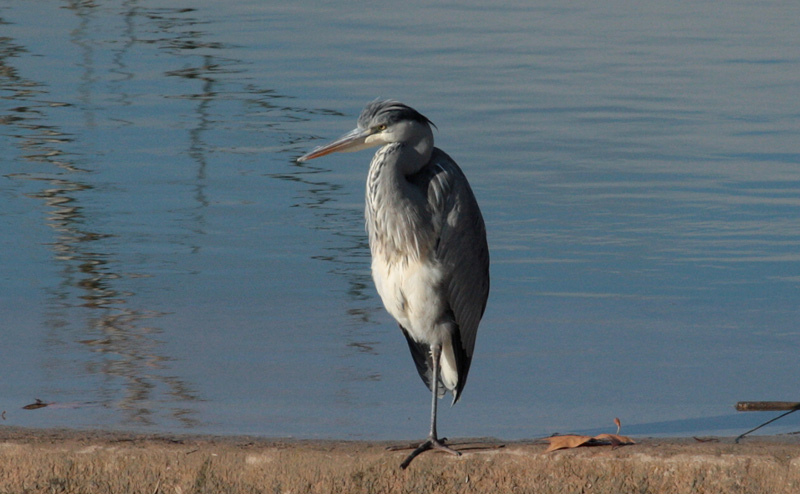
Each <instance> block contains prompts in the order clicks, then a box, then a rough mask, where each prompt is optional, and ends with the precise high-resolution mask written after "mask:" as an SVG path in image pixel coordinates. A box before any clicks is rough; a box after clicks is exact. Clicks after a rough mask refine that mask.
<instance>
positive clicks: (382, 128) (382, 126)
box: [375, 124, 386, 132]
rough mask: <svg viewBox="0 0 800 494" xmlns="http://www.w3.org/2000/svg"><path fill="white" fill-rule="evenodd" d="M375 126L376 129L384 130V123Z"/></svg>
mask: <svg viewBox="0 0 800 494" xmlns="http://www.w3.org/2000/svg"><path fill="white" fill-rule="evenodd" d="M375 128H376V129H378V131H380V132H383V131H384V130H386V124H380V125H378V126H377V127H375Z"/></svg>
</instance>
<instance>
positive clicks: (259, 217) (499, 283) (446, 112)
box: [0, 0, 800, 439]
mask: <svg viewBox="0 0 800 494" xmlns="http://www.w3.org/2000/svg"><path fill="white" fill-rule="evenodd" d="M273 3H276V4H277V3H278V2H273ZM529 4H530V2H518V3H512V2H506V3H504V4H503V5H500V6H494V5H493V6H487V4H486V3H485V2H472V4H470V3H469V2H452V3H449V4H443V3H436V4H435V5H429V3H428V2H412V3H410V4H408V3H405V4H400V3H394V4H388V5H382V4H380V5H378V4H376V5H370V6H369V7H368V8H366V7H365V6H360V5H358V4H355V5H352V6H351V5H340V4H339V3H329V2H310V1H300V2H293V3H292V4H291V5H281V6H278V5H269V4H267V5H265V4H264V2H258V1H256V0H242V1H238V2H235V3H231V2H229V3H225V6H224V7H221V4H219V3H218V2H213V1H210V0H203V1H197V2H191V3H190V4H186V5H190V7H185V8H183V7H177V6H176V5H177V4H176V3H175V2H165V1H163V0H153V1H135V0H128V1H124V2H102V3H94V2H78V1H74V2H56V1H51V0H43V1H37V2H27V1H4V2H0V123H1V124H2V125H0V149H2V153H0V172H1V173H2V180H1V181H0V283H2V285H0V313H2V322H0V324H1V325H2V327H1V328H0V331H2V349H0V357H1V358H0V408H2V409H3V410H5V411H6V414H5V420H4V421H3V422H2V424H4V425H21V426H32V427H53V426H64V427H103V428H114V429H131V430H140V431H174V432H201V433H202V432H206V433H207V432H210V433H223V434H259V435H265V436H295V437H308V438H316V437H326V438H356V439H357V438H367V439H376V438H393V439H400V438H412V437H421V436H423V435H424V433H425V431H426V427H427V415H428V403H429V399H428V394H427V390H426V389H425V388H424V386H423V385H422V383H421V381H420V380H419V378H418V377H417V375H416V371H415V370H414V366H413V364H412V361H411V358H410V355H409V354H408V350H407V347H406V343H405V341H404V340H403V338H402V336H401V335H400V332H399V330H398V329H397V328H396V326H395V324H394V323H393V321H392V320H391V319H390V317H389V316H388V315H387V314H386V313H385V312H384V311H383V309H382V307H381V303H380V300H379V299H378V298H377V295H376V293H375V291H374V288H373V286H372V283H371V279H370V277H369V252H368V248H367V245H366V238H365V235H364V233H363V219H362V202H363V181H364V178H365V175H366V168H367V164H368V163H369V160H370V158H371V153H370V152H362V153H359V154H344V155H334V156H330V157H328V158H326V159H322V160H315V161H313V162H310V163H308V164H303V165H298V164H296V163H294V161H293V160H294V158H296V157H297V156H299V155H300V154H302V153H304V152H306V151H307V150H309V149H310V148H312V147H313V146H315V145H318V144H320V143H321V142H323V140H327V139H330V138H333V137H336V136H338V135H339V134H341V133H343V132H345V131H347V130H349V129H350V128H352V127H353V126H354V125H355V119H356V117H357V115H358V113H359V112H360V110H361V108H362V106H363V105H364V103H366V102H367V101H370V100H372V99H374V98H375V97H378V96H382V97H393V98H397V99H400V100H402V101H404V102H406V103H408V104H410V105H412V106H414V107H416V108H417V109H419V110H420V111H422V112H423V113H424V114H425V115H427V116H428V117H429V118H431V119H432V120H433V121H434V122H435V123H436V124H437V126H438V128H439V131H438V132H437V133H436V139H437V145H438V146H440V147H441V148H443V149H444V150H446V151H447V152H448V153H449V154H451V155H452V156H453V157H454V158H455V159H456V160H457V161H458V162H459V163H460V164H461V165H462V167H463V168H464V169H465V171H466V173H467V175H468V176H469V177H470V180H471V182H472V185H473V188H474V189H475V192H476V195H477V196H478V200H479V202H480V203H481V206H482V208H483V211H484V216H485V219H486V223H487V227H488V230H489V243H490V248H491V253H492V293H491V296H490V300H489V306H488V309H487V312H486V316H485V318H484V321H483V323H482V326H481V331H480V333H479V337H478V346H477V350H476V357H475V360H474V363H473V369H472V371H471V373H470V382H469V384H468V386H467V388H466V390H465V393H464V398H463V400H462V401H461V402H460V403H459V404H458V406H456V407H453V408H452V409H450V408H449V407H446V406H445V407H443V408H442V410H441V411H442V413H441V422H440V431H441V432H442V433H443V434H444V435H448V436H451V437H452V436H496V437H501V438H508V439H516V438H529V437H536V436H540V435H546V434H551V433H553V432H570V431H586V430H605V431H608V430H613V424H612V420H613V419H614V417H619V418H620V419H621V420H622V422H623V432H627V433H630V434H673V435H688V434H706V433H713V434H733V433H739V432H742V431H743V430H746V429H748V428H750V427H751V426H754V425H756V424H757V423H759V422H760V421H761V420H762V419H766V418H769V417H771V416H772V415H769V414H767V415H764V414H738V415H737V414H736V412H734V410H733V408H732V406H733V405H734V404H735V403H736V402H737V401H739V400H800V394H798V391H797V389H798V388H797V383H798V378H800V370H798V365H797V355H798V346H799V345H800V324H799V323H798V321H799V320H800V146H799V145H798V143H800V98H799V97H798V95H799V94H800V52H798V50H797V47H798V46H800V25H798V19H800V6H798V5H797V4H794V3H791V2H760V3H758V4H757V5H755V4H752V2H744V1H742V2H729V3H727V4H726V5H725V6H722V5H719V6H718V5H717V4H715V3H713V2H701V3H693V4H687V3H685V2H676V1H663V2H652V3H651V5H638V6H637V7H636V8H631V6H630V4H628V3H624V2H603V5H600V4H598V3H597V2H590V1H585V2H573V3H572V4H570V5H566V4H564V3H563V2H552V3H550V4H549V5H545V4H541V3H540V6H538V7H532V6H530V5H529ZM37 398H39V399H42V400H44V401H45V402H49V403H55V404H54V405H52V406H50V407H46V408H42V409H39V410H32V411H28V410H22V409H21V407H22V406H24V405H26V404H28V403H31V402H33V401H34V400H35V399H37ZM799 427H800V419H792V418H791V417H789V418H787V419H784V420H783V421H781V422H778V425H777V426H776V427H773V428H771V429H766V431H767V432H786V431H794V430H797V429H798V428H799Z"/></svg>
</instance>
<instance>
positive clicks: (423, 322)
mask: <svg viewBox="0 0 800 494" xmlns="http://www.w3.org/2000/svg"><path fill="white" fill-rule="evenodd" d="M372 277H373V279H374V280H375V287H376V288H377V290H378V294H379V295H380V296H381V300H383V305H384V306H385V307H386V310H387V311H389V313H390V314H391V315H392V317H394V318H395V320H397V322H398V323H400V324H401V325H402V326H403V327H404V328H406V330H407V331H408V332H409V333H410V334H411V336H412V337H413V338H414V339H415V340H416V341H420V342H426V343H435V342H436V340H439V338H440V337H442V336H441V335H436V334H434V333H435V331H436V329H435V328H436V327H437V326H438V323H439V322H440V321H441V319H442V317H443V314H444V312H445V310H446V306H447V304H446V300H445V294H444V293H443V292H444V290H443V289H442V279H443V274H442V269H441V267H440V266H439V265H438V263H436V262H435V261H432V260H418V259H409V258H406V259H402V260H400V259H397V258H393V259H387V258H385V257H384V256H381V255H373V258H372Z"/></svg>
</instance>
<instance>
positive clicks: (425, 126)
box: [297, 100, 435, 161]
mask: <svg viewBox="0 0 800 494" xmlns="http://www.w3.org/2000/svg"><path fill="white" fill-rule="evenodd" d="M431 125H433V122H431V121H430V120H428V119H427V118H426V117H425V116H424V115H422V114H421V113H419V112H418V111H417V110H415V109H413V108H411V107H410V106H407V105H404V104H403V103H400V102H399V101H394V100H375V101H373V102H371V103H369V104H367V106H366V107H365V108H364V110H363V111H362V112H361V115H360V116H359V117H358V127H356V128H355V129H353V130H352V131H350V132H348V133H347V134H345V135H343V136H342V137H340V138H338V139H336V140H335V141H333V142H331V143H329V144H326V145H324V146H320V147H318V148H316V149H314V150H313V151H311V152H310V153H308V154H306V155H304V156H301V157H300V158H298V159H297V161H307V160H311V159H314V158H319V157H320V156H325V155H326V154H331V153H336V152H352V151H360V150H362V149H367V148H371V147H375V146H382V145H384V144H391V143H394V142H401V143H406V144H409V145H410V146H412V147H414V148H415V149H416V150H417V152H418V153H419V154H421V155H423V156H428V157H429V156H430V153H431V150H432V149H433V132H432V131H431ZM434 127H435V125H434ZM425 161H427V159H426V160H425Z"/></svg>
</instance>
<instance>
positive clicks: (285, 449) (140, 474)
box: [0, 426, 800, 494]
mask: <svg viewBox="0 0 800 494" xmlns="http://www.w3.org/2000/svg"><path fill="white" fill-rule="evenodd" d="M633 439H634V440H635V441H636V444H634V445H628V446H620V447H616V448H612V447H611V446H594V447H582V448H577V449H570V450H561V451H554V452H550V453H544V451H545V449H546V448H547V444H545V443H544V442H543V441H540V440H530V441H508V442H503V441H500V440H497V439H455V440H453V441H452V442H451V443H450V444H451V446H453V447H454V448H455V449H458V450H460V451H462V453H463V454H462V456H460V457H454V456H450V455H446V454H442V453H439V452H428V453H425V454H423V455H421V456H420V457H418V458H417V459H416V460H414V462H413V463H412V464H411V466H410V467H409V468H408V469H407V470H405V471H403V470H401V469H400V468H399V464H400V462H401V461H402V460H403V458H404V457H405V455H407V454H408V451H407V450H401V451H388V450H387V447H389V446H397V445H398V442H392V441H339V440H304V439H270V438H261V437H251V436H204V435H185V434H141V433H127V432H113V431H102V430H91V431H83V430H67V429H26V428H18V427H9V426H0V493H6V492H8V493H11V492H28V493H38V492H48V493H50V492H65V493H71V492H81V493H87V494H92V493H100V492H115V493H147V494H154V493H180V494H186V493H190V492H202V493H206V492H208V493H211V492H224V493H231V494H237V493H255V492H269V493H273V492H292V493H294V494H296V493H301V492H310V493H317V492H319V493H323V492H324V493H331V492H334V493H335V492H341V493H371V492H376V493H378V492H381V493H385V492H426V493H429V492H430V493H438V492H442V493H445V492H460V491H468V492H537V493H551V492H553V493H554V492H594V493H604V492H608V493H618V492H653V493H656V492H658V493H690V492H705V493H729V492H770V493H775V494H781V493H790V492H800V437H797V436H794V435H791V436H753V437H748V438H746V439H745V440H743V441H742V442H741V444H734V442H733V438H732V437H730V438H726V437H714V438H704V439H702V442H701V441H698V440H696V439H694V438H638V437H634V438H633ZM401 444H402V443H401Z"/></svg>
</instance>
